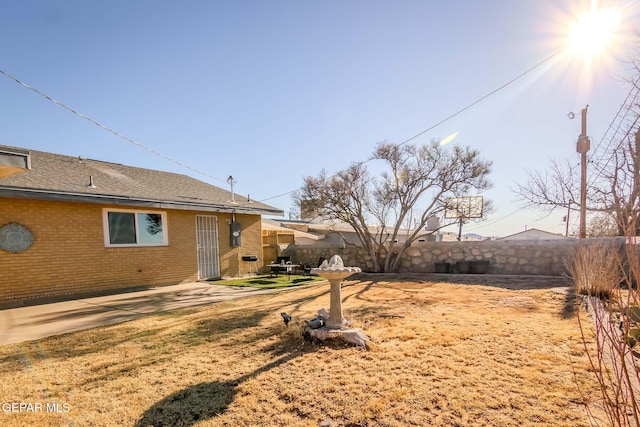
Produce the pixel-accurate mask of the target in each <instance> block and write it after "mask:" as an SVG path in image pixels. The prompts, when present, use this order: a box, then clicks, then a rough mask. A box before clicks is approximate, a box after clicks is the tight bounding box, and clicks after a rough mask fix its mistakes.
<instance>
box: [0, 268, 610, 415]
mask: <svg viewBox="0 0 640 427" xmlns="http://www.w3.org/2000/svg"><path fill="white" fill-rule="evenodd" d="M328 288H329V287H328V285H326V284H320V285H315V286H309V287H305V288H293V289H288V290H285V291H282V292H280V293H277V294H268V295H261V296H256V297H250V298H245V299H241V300H235V301H228V302H224V303H219V304H214V305H211V306H205V307H199V308H197V309H189V310H184V311H180V312H173V313H171V314H161V315H154V316H149V317H146V318H144V319H139V320H134V321H130V322H127V323H123V324H119V325H113V326H108V327H102V328H97V329H92V330H88V331H83V332H77V333H73V334H68V335H63V336H58V337H51V338H47V339H43V340H39V341H35V342H29V343H22V344H15V345H8V346H3V347H0V361H1V363H0V402H50V403H60V404H63V403H66V404H68V405H69V408H70V411H69V412H61V413H45V412H41V413H38V412H36V413H19V414H16V413H7V412H0V423H1V424H2V425H7V426H9V425H17V426H19V425H25V426H27V425H42V426H54V425H55V426H58V425H83V426H91V425H95V426H106V425H123V426H126V425H129V426H150V425H153V426H162V425H167V426H169V425H171V426H192V425H194V426H195V425H197V426H245V425H246V426H256V425H265V426H317V425H318V424H319V423H320V422H322V421H325V420H327V421H330V422H331V425H332V426H411V425H414V426H426V425H437V426H473V425H478V426H480V425H500V426H516V425H517V426H533V425H554V426H572V427H573V426H588V425H590V424H589V421H588V418H587V413H586V410H585V404H586V403H589V402H590V401H591V400H592V399H597V397H598V390H597V385H596V384H595V382H594V380H593V377H592V375H591V373H589V372H588V370H589V365H588V362H587V359H586V355H585V352H584V347H583V344H582V341H581V338H580V331H579V329H578V325H577V321H576V319H575V318H574V317H570V316H567V315H566V313H565V306H566V296H565V295H563V294H562V293H558V292H556V291H554V290H552V289H538V290H510V289H505V288H500V287H491V286H467V285H456V284H450V283H440V284H438V283H419V282H410V281H406V282H392V281H386V282H375V281H370V280H365V281H357V282H356V281H354V282H347V283H346V284H345V286H344V287H343V298H344V304H343V308H344V310H345V316H346V317H347V318H350V319H352V320H354V321H355V323H356V324H357V325H356V326H359V327H361V328H363V329H364V330H365V332H366V333H367V334H368V335H369V336H370V337H371V338H372V339H373V340H374V341H375V343H376V345H375V346H374V347H373V349H372V350H370V351H365V350H361V349H357V348H353V347H350V346H347V345H343V344H339V343H328V344H325V345H314V344H308V343H305V342H304V341H303V340H302V337H301V329H300V328H301V322H302V320H303V319H310V318H313V317H315V314H316V311H317V310H318V309H319V308H321V307H326V308H328V307H329V289H328ZM281 311H286V312H287V313H290V314H291V315H292V316H293V317H294V321H293V322H292V323H291V324H290V325H289V327H285V326H284V324H283V322H282V319H281V317H280V315H279V313H280V312H281Z"/></svg>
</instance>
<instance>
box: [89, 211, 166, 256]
mask: <svg viewBox="0 0 640 427" xmlns="http://www.w3.org/2000/svg"><path fill="white" fill-rule="evenodd" d="M109 212H125V213H132V214H134V218H135V227H136V240H137V241H138V242H139V241H140V234H139V230H138V214H156V215H160V217H161V218H162V243H125V244H112V243H111V241H110V240H109ZM102 229H103V234H104V246H105V247H106V248H141V247H154V246H169V227H168V226H167V213H166V212H164V211H154V210H141V209H116V208H102Z"/></svg>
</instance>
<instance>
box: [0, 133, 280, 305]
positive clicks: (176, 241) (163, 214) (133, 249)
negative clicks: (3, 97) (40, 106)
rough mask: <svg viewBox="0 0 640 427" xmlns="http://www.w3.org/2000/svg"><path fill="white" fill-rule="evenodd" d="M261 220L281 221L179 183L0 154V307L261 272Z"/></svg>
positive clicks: (243, 202) (17, 151) (242, 200)
mask: <svg viewBox="0 0 640 427" xmlns="http://www.w3.org/2000/svg"><path fill="white" fill-rule="evenodd" d="M232 199H233V200H234V201H232ZM262 214H269V215H283V212H282V211H281V210H279V209H277V208H274V207H271V206H268V205H266V204H263V203H258V202H251V201H249V200H247V198H246V197H240V196H237V197H234V196H233V195H232V194H231V193H230V192H229V191H227V190H224V189H222V188H219V187H216V186H213V185H210V184H207V183H205V182H202V181H199V180H196V179H194V178H191V177H188V176H186V175H181V174H175V173H168V172H161V171H156V170H150V169H142V168H136V167H130V166H124V165H120V164H114V163H106V162H101V161H96V160H89V159H85V158H78V157H70V156H63V155H58V154H52V153H46V152H41V151H35V150H26V149H21V148H15V147H7V146H1V145H0V304H2V303H16V302H19V301H24V300H29V299H34V298H41V297H51V296H64V295H77V294H94V293H107V292H115V291H118V290H124V289H127V288H134V287H144V286H157V285H166V284H175V283H180V282H186V281H195V280H202V279H216V278H223V277H234V276H241V275H243V274H246V273H248V272H250V271H251V269H252V268H255V265H262V229H261V215H262ZM243 257H244V259H243ZM247 257H256V258H257V261H255V262H249V261H246V259H247ZM254 264H255V265H254Z"/></svg>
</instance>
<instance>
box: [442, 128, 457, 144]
mask: <svg viewBox="0 0 640 427" xmlns="http://www.w3.org/2000/svg"><path fill="white" fill-rule="evenodd" d="M459 133H460V132H459V131H458V132H454V133H452V134H451V135H449V136H448V137H446V138H445V139H443V140H442V141H440V145H446V144H448V143H450V142H451V141H453V140H454V139H455V138H456V136H458V134H459Z"/></svg>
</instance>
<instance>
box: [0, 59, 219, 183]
mask: <svg viewBox="0 0 640 427" xmlns="http://www.w3.org/2000/svg"><path fill="white" fill-rule="evenodd" d="M0 74H3V75H5V76H6V77H8V78H10V79H11V80H13V81H14V82H16V83H18V84H19V85H21V86H24V87H25V88H27V89H29V90H31V91H33V92H35V93H37V94H38V95H40V96H42V97H43V98H45V99H47V100H49V101H51V102H53V103H54V104H56V105H58V106H60V107H62V108H64V109H65V110H68V111H70V112H72V113H73V114H75V115H76V116H78V117H81V118H83V119H85V120H87V121H89V122H91V123H93V124H94V125H96V126H98V127H100V128H102V129H104V130H106V131H107V132H110V133H112V134H114V135H115V136H117V137H118V138H121V139H124V140H125V141H128V142H130V143H132V144H134V145H136V146H138V147H140V148H142V149H144V150H147V151H148V152H150V153H152V154H155V155H156V156H158V157H162V158H163V159H165V160H168V161H170V162H172V163H175V164H177V165H179V166H182V167H183V168H186V169H189V170H191V171H193V172H197V173H199V174H201V175H204V176H206V177H209V178H212V179H215V180H217V181H220V182H226V180H223V179H221V178H218V177H215V176H213V175H210V174H208V173H206V172H203V171H201V170H198V169H196V168H193V167H191V166H189V165H187V164H185V163H182V162H180V161H178V160H175V159H173V158H171V157H169V156H166V155H164V154H162V153H160V152H158V151H156V150H154V149H153V148H151V147H148V146H146V145H144V144H141V143H140V142H138V141H135V140H133V139H131V138H129V137H128V136H126V135H123V134H121V133H120V132H117V131H115V130H114V129H112V128H110V127H108V126H105V125H103V124H102V123H100V122H98V121H97V120H94V119H92V118H91V117H89V116H87V115H86V114H82V113H80V112H78V111H76V110H74V109H73V108H71V107H69V106H67V105H65V104H64V103H62V102H60V101H57V100H56V99H54V98H52V97H50V96H49V95H47V94H46V93H44V92H42V91H40V90H38V89H36V88H35V87H33V86H30V85H28V84H26V83H25V82H23V81H21V80H18V79H17V78H15V77H13V76H12V75H11V74H9V73H7V72H5V71H3V70H1V69H0Z"/></svg>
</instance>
